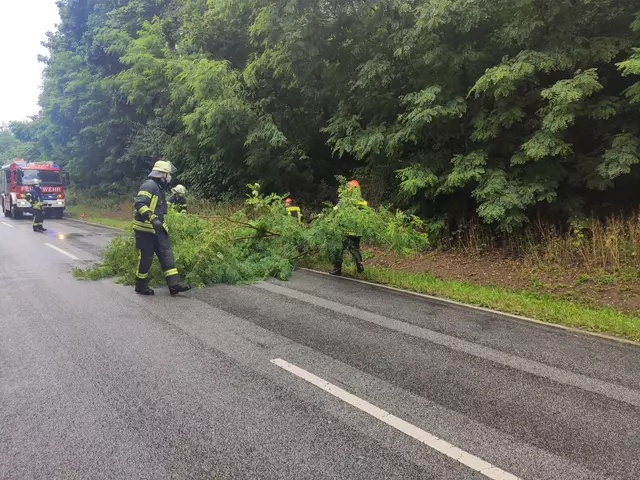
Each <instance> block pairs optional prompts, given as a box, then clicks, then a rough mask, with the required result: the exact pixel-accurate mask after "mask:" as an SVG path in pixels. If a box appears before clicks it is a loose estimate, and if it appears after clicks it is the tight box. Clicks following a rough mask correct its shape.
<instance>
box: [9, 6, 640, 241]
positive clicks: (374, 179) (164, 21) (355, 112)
mask: <svg viewBox="0 0 640 480" xmlns="http://www.w3.org/2000/svg"><path fill="white" fill-rule="evenodd" d="M59 6H60V12H61V24H60V25H59V27H58V30H57V31H56V32H55V33H51V34H49V36H48V41H47V43H46V45H47V47H48V49H49V55H48V56H47V57H46V58H42V61H44V62H45V63H46V69H45V78H44V91H43V93H42V96H41V100H40V103H41V106H42V112H41V115H40V117H39V118H38V119H37V120H36V121H35V122H33V123H34V125H32V126H30V127H29V128H23V134H22V135H23V136H22V137H21V140H23V141H26V142H31V143H32V144H34V145H35V146H37V149H38V154H39V155H41V156H42V157H43V158H48V159H53V160H56V161H58V162H61V163H63V164H65V165H66V166H67V167H68V169H69V170H70V171H71V173H72V175H73V178H74V179H75V181H76V182H77V183H78V184H79V185H80V186H82V187H93V188H100V189H101V191H107V192H108V191H114V192H115V191H118V188H116V187H114V185H117V186H119V188H120V190H121V191H125V190H126V189H127V188H128V187H127V182H123V179H128V180H130V181H131V182H135V181H136V180H137V179H138V178H139V177H141V176H142V175H144V172H145V171H146V170H147V169H148V167H149V166H150V164H151V162H152V161H153V160H154V159H156V158H159V157H164V158H167V159H169V160H171V161H172V162H174V163H175V164H177V165H178V166H179V168H180V172H179V174H180V179H181V181H183V182H185V183H187V184H188V186H190V187H192V189H194V190H195V191H197V192H198V193H200V194H201V195H202V196H205V197H209V198H214V199H223V198H228V197H229V196H234V195H238V194H239V193H240V192H241V189H242V186H243V185H244V184H245V183H247V182H249V181H252V180H258V181H260V183H261V185H263V187H265V188H266V189H267V190H278V191H290V192H292V193H293V194H294V195H296V196H297V197H298V198H299V199H302V200H303V201H306V202H307V203H314V202H316V203H317V204H319V203H320V202H321V201H322V200H324V199H327V198H329V197H331V195H332V193H333V192H334V191H335V186H336V183H335V176H336V175H340V174H343V175H350V174H354V175H358V177H359V178H360V179H361V181H362V183H363V184H364V191H365V194H366V195H368V196H369V198H370V199H371V200H373V201H374V203H375V202H380V203H383V202H387V203H395V204H397V205H400V206H402V207H405V208H410V209H411V210H412V211H413V212H415V213H419V214H420V215H421V216H423V217H424V218H429V219H434V220H437V222H434V223H433V224H434V225H442V226H447V225H448V226H449V228H457V227H458V226H459V225H461V224H463V223H464V222H465V221H466V220H467V219H469V218H471V217H474V216H478V217H479V218H480V219H481V220H482V221H483V222H484V223H486V224H489V225H491V226H492V227H494V228H495V229H497V230H498V231H503V232H511V231H513V230H514V229H515V228H519V227H520V226H522V225H523V224H525V223H526V222H527V221H528V220H529V219H531V218H533V217H534V216H543V217H545V218H548V219H549V220H553V221H555V220H566V219H568V218H569V217H571V216H580V215H585V214H590V213H591V212H596V213H601V212H603V209H602V206H603V205H604V204H607V206H608V207H607V208H614V209H618V210H619V209H625V208H631V207H635V206H637V204H638V202H640V196H639V195H638V193H637V192H638V189H637V188H636V187H635V185H636V183H637V182H638V181H639V180H640V178H639V175H640V168H639V167H638V163H639V162H640V154H639V149H638V148H639V146H640V120H639V118H638V105H640V50H639V48H640V16H639V12H638V10H639V8H640V7H639V6H638V3H637V1H636V0H473V1H472V0H352V1H348V2H345V1H341V0H295V1H294V0H270V1H266V0H233V1H232V0H131V1H127V0H108V1H107V0H62V1H60V2H59ZM105 187H107V188H105Z"/></svg>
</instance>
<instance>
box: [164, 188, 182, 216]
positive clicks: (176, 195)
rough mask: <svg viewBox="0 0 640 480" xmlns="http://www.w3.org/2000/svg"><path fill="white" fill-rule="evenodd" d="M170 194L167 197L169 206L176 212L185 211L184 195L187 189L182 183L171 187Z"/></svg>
mask: <svg viewBox="0 0 640 480" xmlns="http://www.w3.org/2000/svg"><path fill="white" fill-rule="evenodd" d="M171 193H172V195H171V196H170V197H169V200H168V202H169V208H170V209H171V210H173V211H174V212H176V213H187V200H186V199H185V197H184V196H185V195H186V193H187V189H186V188H184V186H183V185H176V186H175V187H174V188H172V189H171Z"/></svg>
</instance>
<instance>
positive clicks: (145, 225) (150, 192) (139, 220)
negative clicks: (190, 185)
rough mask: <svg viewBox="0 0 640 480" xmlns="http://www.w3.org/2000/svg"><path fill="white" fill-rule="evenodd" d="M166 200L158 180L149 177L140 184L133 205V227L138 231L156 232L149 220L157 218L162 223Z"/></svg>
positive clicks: (165, 210)
mask: <svg viewBox="0 0 640 480" xmlns="http://www.w3.org/2000/svg"><path fill="white" fill-rule="evenodd" d="M166 214H167V202H166V200H165V194H164V189H163V188H162V186H161V185H160V182H159V181H158V180H156V179H154V178H149V179H148V180H145V182H144V183H143V184H142V185H140V191H139V192H138V195H136V200H135V205H134V217H133V229H134V230H137V231H139V232H147V233H154V234H155V233H156V231H155V229H154V228H153V225H152V224H151V220H153V219H154V218H158V219H159V220H160V221H161V222H162V223H163V224H164V216H165V215H166ZM165 229H166V226H165Z"/></svg>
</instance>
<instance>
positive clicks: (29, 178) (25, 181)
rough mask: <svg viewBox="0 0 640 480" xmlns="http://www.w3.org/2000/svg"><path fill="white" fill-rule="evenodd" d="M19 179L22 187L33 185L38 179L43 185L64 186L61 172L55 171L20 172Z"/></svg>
mask: <svg viewBox="0 0 640 480" xmlns="http://www.w3.org/2000/svg"><path fill="white" fill-rule="evenodd" d="M19 178H20V183H21V184H22V185H33V181H34V180H36V179H38V178H39V179H40V180H41V181H42V185H62V178H61V177H60V172H56V171H53V170H20V175H19Z"/></svg>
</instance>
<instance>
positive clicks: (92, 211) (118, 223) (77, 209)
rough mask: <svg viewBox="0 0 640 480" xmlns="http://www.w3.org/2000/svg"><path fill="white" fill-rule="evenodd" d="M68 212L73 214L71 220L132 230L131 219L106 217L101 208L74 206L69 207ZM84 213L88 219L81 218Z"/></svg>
mask: <svg viewBox="0 0 640 480" xmlns="http://www.w3.org/2000/svg"><path fill="white" fill-rule="evenodd" d="M66 210H67V211H68V212H69V213H70V214H71V218H74V219H78V220H86V221H87V222H91V223H98V224H100V225H107V226H109V227H116V228H120V229H122V230H128V229H130V228H131V218H122V217H116V216H113V217H109V216H105V214H104V209H101V208H96V207H88V206H86V205H73V206H68V207H67V208H66ZM83 213H84V214H85V215H86V218H84V219H82V218H80V215H81V214H83Z"/></svg>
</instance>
